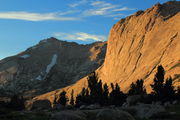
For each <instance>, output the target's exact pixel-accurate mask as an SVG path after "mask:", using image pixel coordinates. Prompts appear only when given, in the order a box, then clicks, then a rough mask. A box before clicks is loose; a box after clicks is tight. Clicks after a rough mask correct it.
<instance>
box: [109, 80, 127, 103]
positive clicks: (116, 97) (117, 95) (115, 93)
mask: <svg viewBox="0 0 180 120" xmlns="http://www.w3.org/2000/svg"><path fill="white" fill-rule="evenodd" d="M111 88H112V91H111V93H110V104H111V105H116V106H121V105H122V104H123V103H124V102H125V100H126V95H125V94H124V93H123V92H122V91H121V90H120V87H119V85H118V84H117V83H116V86H115V88H114V85H113V84H112V83H111Z"/></svg>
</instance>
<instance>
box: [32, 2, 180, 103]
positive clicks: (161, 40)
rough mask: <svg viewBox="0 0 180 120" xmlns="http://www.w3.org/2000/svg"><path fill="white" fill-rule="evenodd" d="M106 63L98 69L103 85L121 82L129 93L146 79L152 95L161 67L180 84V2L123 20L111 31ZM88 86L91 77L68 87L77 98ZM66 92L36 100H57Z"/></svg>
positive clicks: (174, 81)
mask: <svg viewBox="0 0 180 120" xmlns="http://www.w3.org/2000/svg"><path fill="white" fill-rule="evenodd" d="M107 45H108V46H107V52H106V57H105V62H104V64H103V65H102V66H101V67H99V68H98V69H97V70H96V73H97V75H98V77H99V79H101V80H102V82H104V83H105V82H106V83H108V84H110V83H119V84H120V87H121V90H123V91H124V92H126V91H127V90H128V89H129V86H130V84H131V83H132V82H135V81H136V80H137V79H143V80H144V83H145V87H146V89H147V91H148V92H150V91H151V87H150V84H151V83H152V82H153V77H154V74H155V73H156V68H157V66H158V65H160V64H161V65H163V67H164V68H165V70H166V77H169V75H171V76H172V77H173V84H174V85H175V86H176V87H177V86H179V85H180V82H179V81H180V2H179V1H171V2H167V3H164V4H162V5H161V4H159V3H158V4H156V5H154V6H153V7H152V8H149V9H147V10H145V11H138V12H136V13H135V14H134V15H131V16H128V17H126V18H125V19H121V20H120V21H119V22H117V23H116V24H115V25H114V26H113V27H112V29H111V31H110V34H109V39H108V43H107ZM83 87H87V77H84V78H83V79H81V80H79V81H77V82H76V83H75V84H73V85H71V86H68V87H66V88H64V89H63V90H66V91H67V93H68V95H69V93H70V92H71V90H72V89H74V91H75V95H76V94H78V93H79V92H80V91H81V89H82V88H83ZM61 90H62V89H60V90H56V91H52V92H50V93H47V94H44V95H41V96H39V97H36V98H34V100H36V99H46V98H48V99H49V100H50V101H52V100H53V98H54V96H55V94H59V93H60V92H61Z"/></svg>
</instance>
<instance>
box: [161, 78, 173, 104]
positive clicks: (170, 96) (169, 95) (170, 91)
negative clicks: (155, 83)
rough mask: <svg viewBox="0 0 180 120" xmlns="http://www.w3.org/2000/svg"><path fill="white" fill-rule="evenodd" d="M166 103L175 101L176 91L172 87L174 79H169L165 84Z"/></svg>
mask: <svg viewBox="0 0 180 120" xmlns="http://www.w3.org/2000/svg"><path fill="white" fill-rule="evenodd" d="M164 93H165V95H164V97H165V98H164V101H173V100H174V99H175V89H174V86H173V85H172V78H171V77H170V78H167V79H166V82H165V84H164Z"/></svg>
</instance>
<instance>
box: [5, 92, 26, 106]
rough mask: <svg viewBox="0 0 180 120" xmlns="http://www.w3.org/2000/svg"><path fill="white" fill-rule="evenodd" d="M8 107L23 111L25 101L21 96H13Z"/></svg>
mask: <svg viewBox="0 0 180 120" xmlns="http://www.w3.org/2000/svg"><path fill="white" fill-rule="evenodd" d="M8 107H9V108H12V109H14V110H23V109H25V99H24V98H23V97H22V96H19V95H16V94H15V95H13V96H12V97H11V98H10V102H9V103H8Z"/></svg>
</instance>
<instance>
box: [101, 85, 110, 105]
mask: <svg viewBox="0 0 180 120" xmlns="http://www.w3.org/2000/svg"><path fill="white" fill-rule="evenodd" d="M102 101H103V105H108V102H109V90H108V86H107V84H106V83H105V84H104V86H103V99H102Z"/></svg>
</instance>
